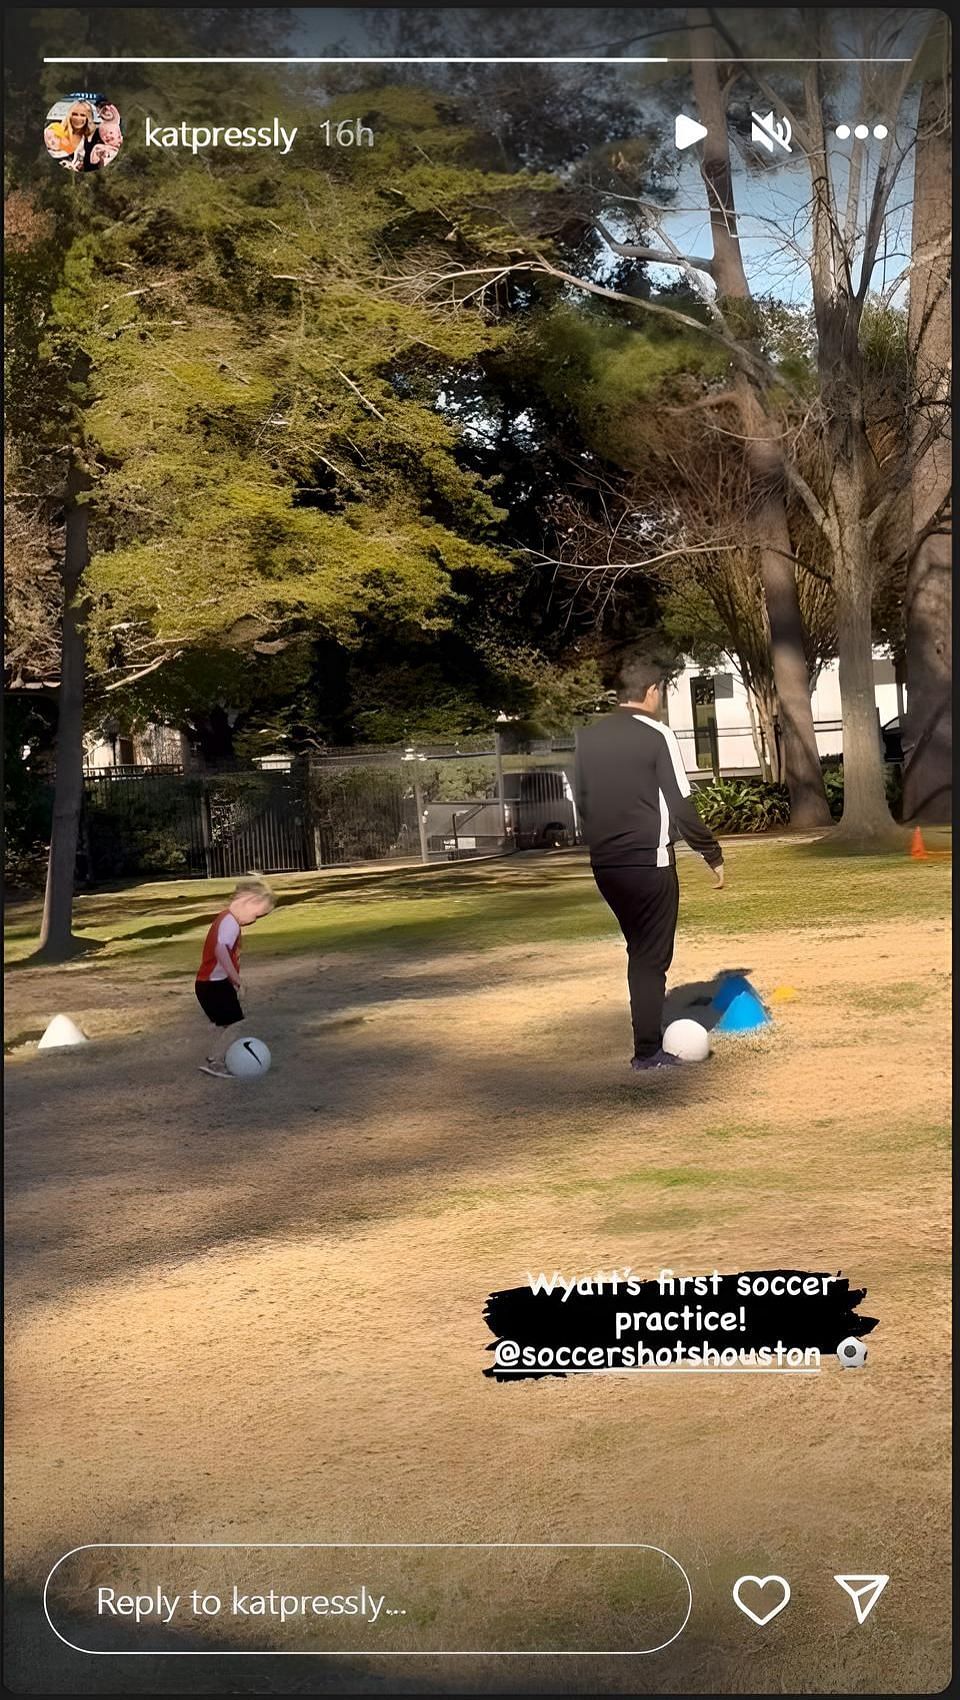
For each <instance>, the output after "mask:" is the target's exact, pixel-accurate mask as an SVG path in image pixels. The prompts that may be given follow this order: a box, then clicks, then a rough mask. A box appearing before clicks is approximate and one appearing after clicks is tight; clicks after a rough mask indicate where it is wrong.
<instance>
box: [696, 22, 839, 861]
mask: <svg viewBox="0 0 960 1700" xmlns="http://www.w3.org/2000/svg"><path fill="white" fill-rule="evenodd" d="M689 22H690V27H691V47H690V51H691V54H692V55H694V60H693V86H694V92H695V94H696V100H697V107H698V110H699V113H700V119H701V122H702V123H703V124H705V125H706V126H707V135H706V137H705V138H704V142H703V154H702V158H701V165H700V173H701V176H702V178H703V181H704V185H705V187H706V191H707V198H708V204H709V207H710V230H711V234H712V238H713V279H714V283H715V284H716V288H717V302H718V305H719V306H720V308H721V309H722V310H724V311H729V309H730V307H731V304H732V307H733V311H732V313H731V315H730V317H731V323H732V325H733V327H734V328H735V329H736V328H737V325H738V322H740V325H741V330H740V334H741V336H742V338H743V344H744V349H745V350H748V349H749V347H750V334H751V333H750V332H749V330H748V329H747V326H748V324H749V315H750V306H751V303H752V297H751V294H750V286H749V284H748V282H747V274H746V271H745V269H744V264H743V255H742V253H741V251H740V237H739V233H738V230H737V213H736V207H735V204H734V198H733V177H732V173H731V169H730V143H729V139H728V131H729V119H728V112H727V103H726V100H725V98H724V95H723V91H722V88H721V85H720V78H719V74H718V61H717V54H716V42H715V37H714V32H713V28H712V25H711V22H710V14H709V12H707V11H703V10H700V9H693V10H691V12H690V14H689ZM745 309H746V311H745ZM734 389H735V391H736V394H737V399H738V402H739V405H740V418H741V424H742V429H743V438H744V444H743V447H744V457H745V459H746V462H747V465H748V467H749V470H750V479H751V484H752V486H753V491H752V494H753V496H754V498H755V506H754V509H753V513H752V516H751V527H752V533H753V542H754V543H755V545H756V547H757V550H758V552H759V557H760V578H761V583H762V585H763V596H764V602H765V604H766V611H767V622H768V625H769V628H770V647H771V657H772V661H773V676H774V681H775V684H776V689H777V696H778V698H779V701H780V720H781V728H782V737H783V765H784V769H785V775H784V777H785V778H786V783H787V786H788V788H789V791H790V824H791V826H795V827H801V828H811V827H820V826H830V825H831V824H832V823H831V817H830V805H829V804H828V802H827V796H826V792H825V790H824V786H823V770H822V768H821V766H820V752H819V750H818V748H817V735H816V732H815V730H814V725H813V709H812V707H811V704H810V680H809V676H808V672H807V659H806V651H805V646H804V641H803V638H804V632H803V617H802V615H801V613H800V599H799V596H798V594H797V578H796V562H795V559H794V554H793V546H792V543H791V539H790V529H789V525H788V523H787V510H786V504H785V501H784V485H785V473H784V467H783V454H782V450H781V448H780V444H779V434H778V426H777V423H776V421H775V420H772V419H771V418H770V417H769V416H768V414H767V411H766V408H765V406H764V402H763V399H762V396H761V394H760V392H759V388H758V385H757V384H756V382H755V381H754V380H753V379H752V378H751V377H749V376H748V375H747V373H746V372H743V371H740V372H738V373H737V375H736V377H735V379H734Z"/></svg>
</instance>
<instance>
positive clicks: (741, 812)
mask: <svg viewBox="0 0 960 1700" xmlns="http://www.w3.org/2000/svg"><path fill="white" fill-rule="evenodd" d="M823 788H824V790H825V791H826V794H827V802H828V803H829V805H830V814H831V817H832V819H833V820H839V819H840V816H841V815H842V814H843V763H842V762H837V761H833V762H830V763H825V764H824V768H823ZM886 790H887V802H888V803H889V805H890V809H891V811H892V813H893V815H894V817H895V818H896V819H897V820H899V819H900V815H901V806H902V801H903V770H902V768H900V767H899V766H896V767H895V766H890V767H888V768H887V769H886ZM696 802H697V808H698V810H699V812H700V818H701V819H702V821H703V822H704V824H705V825H706V826H709V827H710V829H711V831H713V832H767V831H769V830H770V828H771V827H778V826H787V825H788V824H789V821H790V793H789V792H788V790H787V787H786V786H785V785H771V784H769V783H767V782H766V781H764V780H761V779H715V780H713V781H712V783H711V784H709V785H702V786H701V787H700V788H699V790H698V791H697V792H696Z"/></svg>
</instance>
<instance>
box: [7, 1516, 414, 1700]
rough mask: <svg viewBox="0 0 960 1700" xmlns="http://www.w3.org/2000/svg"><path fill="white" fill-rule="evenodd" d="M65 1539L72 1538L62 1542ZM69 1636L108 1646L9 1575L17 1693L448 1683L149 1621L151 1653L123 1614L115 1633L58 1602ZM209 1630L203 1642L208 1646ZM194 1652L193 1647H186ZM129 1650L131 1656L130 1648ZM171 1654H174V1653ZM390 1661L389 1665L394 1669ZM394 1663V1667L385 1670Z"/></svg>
mask: <svg viewBox="0 0 960 1700" xmlns="http://www.w3.org/2000/svg"><path fill="white" fill-rule="evenodd" d="M64 1544H65V1545H66V1542H65V1543H64ZM51 1615H53V1616H54V1621H55V1622H56V1624H57V1627H58V1629H59V1631H60V1633H61V1635H62V1636H63V1637H65V1639H66V1640H68V1641H72V1642H73V1643H74V1647H94V1646H99V1647H102V1648H104V1649H105V1650H106V1649H109V1652H108V1655H107V1656H106V1657H104V1658H100V1659H98V1658H97V1656H96V1654H91V1653H83V1652H77V1651H75V1650H74V1647H68V1646H65V1645H64V1641H62V1640H58V1639H57V1638H56V1637H55V1636H54V1634H53V1632H52V1630H51V1628H50V1625H49V1623H48V1621H47V1618H46V1614H45V1612H44V1609H43V1596H42V1593H41V1590H40V1589H39V1588H30V1587H26V1586H23V1585H12V1586H8V1587H6V1588H5V1589H4V1612H3V1617H4V1678H5V1680H4V1688H5V1690H6V1692H7V1693H12V1694H146V1695H149V1694H221V1695H222V1694H421V1693H430V1692H434V1693H445V1692H448V1690H447V1688H446V1686H445V1684H443V1679H442V1677H440V1676H437V1678H436V1681H433V1680H431V1679H430V1678H429V1676H428V1678H427V1680H424V1677H423V1676H420V1677H416V1676H408V1675H405V1674H404V1673H403V1671H402V1670H401V1671H399V1672H397V1671H396V1666H397V1663H398V1662H399V1663H402V1664H403V1665H406V1666H407V1667H409V1665H410V1664H411V1663H412V1661H411V1660H406V1659H405V1660H403V1661H397V1660H392V1659H391V1660H384V1661H382V1663H381V1664H380V1666H379V1668H378V1667H377V1665H376V1664H373V1663H370V1662H369V1661H366V1660H364V1659H363V1658H362V1657H359V1656H353V1655H350V1654H344V1656H343V1657H342V1658H333V1659H331V1658H327V1659H323V1658H320V1659H318V1658H310V1657H308V1656H306V1655H305V1656H304V1657H303V1658H302V1659H297V1658H291V1657H289V1656H287V1655H283V1656H279V1657H277V1658H276V1659H275V1660H274V1659H270V1658H269V1657H264V1656H262V1655H261V1656H258V1657H254V1658H247V1659H243V1658H238V1657H237V1656H236V1655H237V1654H238V1653H248V1654H249V1652H250V1644H249V1643H246V1644H242V1643H240V1642H237V1641H231V1640H230V1639H229V1638H226V1637H223V1636H218V1637H217V1640H216V1642H215V1643H213V1644H214V1645H216V1646H217V1648H218V1649H219V1651H220V1652H221V1653H224V1654H227V1655H233V1656H232V1657H231V1656H228V1657H225V1658H218V1657H217V1655H216V1653H213V1652H206V1653H204V1652H203V1650H202V1649H203V1646H204V1643H203V1642H202V1641H200V1640H199V1639H197V1638H194V1639H188V1638H187V1637H186V1636H185V1635H182V1634H177V1633H176V1632H175V1631H174V1630H173V1629H171V1628H169V1627H165V1626H164V1625H162V1624H159V1625H157V1626H156V1627H153V1628H151V1629H150V1630H149V1644H150V1646H151V1648H156V1649H157V1656H156V1657H155V1658H151V1657H150V1656H149V1655H148V1654H144V1653H143V1652H142V1651H140V1650H139V1649H141V1648H142V1647H143V1645H144V1641H145V1639H146V1635H145V1632H144V1631H143V1630H141V1631H140V1632H139V1634H138V1632H137V1631H136V1629H134V1628H132V1627H131V1626H129V1625H127V1624H124V1623H121V1622H119V1621H118V1622H116V1623H114V1624H113V1626H112V1629H113V1633H112V1637H111V1639H109V1640H107V1639H105V1636H104V1628H105V1626H104V1622H103V1621H102V1620H101V1619H100V1618H99V1617H96V1616H95V1615H94V1614H93V1613H84V1612H80V1611H76V1610H73V1611H69V1610H67V1609H65V1608H64V1607H62V1606H60V1607H57V1608H56V1610H55V1612H52V1614H51ZM210 1645H211V1642H210V1641H209V1640H208V1641H207V1642H206V1646H207V1647H210ZM191 1653H193V1654H194V1657H192V1658H191V1657H189V1656H187V1657H185V1656H184V1655H190V1654H191ZM124 1654H129V1657H124ZM171 1655H173V1656H171ZM391 1667H392V1672H391ZM388 1673H390V1674H388Z"/></svg>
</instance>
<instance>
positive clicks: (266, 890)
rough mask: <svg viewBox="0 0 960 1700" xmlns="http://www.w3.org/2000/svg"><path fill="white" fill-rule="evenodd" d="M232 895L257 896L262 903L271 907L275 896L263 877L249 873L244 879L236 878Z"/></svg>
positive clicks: (274, 901) (273, 904) (274, 902)
mask: <svg viewBox="0 0 960 1700" xmlns="http://www.w3.org/2000/svg"><path fill="white" fill-rule="evenodd" d="M233 895H234V897H259V898H260V900H261V902H262V903H265V904H266V905H267V906H268V909H273V908H274V906H275V904H276V901H277V900H276V898H275V897H274V895H273V892H272V891H271V890H270V887H269V886H268V884H267V882H266V880H265V879H261V877H260V875H259V874H250V875H248V876H247V878H246V879H242V880H238V881H237V883H236V886H235V887H234V892H233Z"/></svg>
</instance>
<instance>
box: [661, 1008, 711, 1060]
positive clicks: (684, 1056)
mask: <svg viewBox="0 0 960 1700" xmlns="http://www.w3.org/2000/svg"><path fill="white" fill-rule="evenodd" d="M661 1044H662V1046H663V1049H664V1050H665V1051H668V1052H669V1053H670V1055H671V1056H672V1057H679V1058H680V1061H681V1062H705V1061H706V1059H707V1057H708V1056H709V1055H710V1035H709V1034H708V1032H707V1029H706V1028H705V1027H701V1025H700V1023H699V1021H691V1020H689V1018H687V1017H685V1018H684V1019H683V1020H681V1021H671V1023H670V1025H669V1027H668V1028H667V1031H666V1032H665V1034H664V1035H663V1039H662V1040H661Z"/></svg>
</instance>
